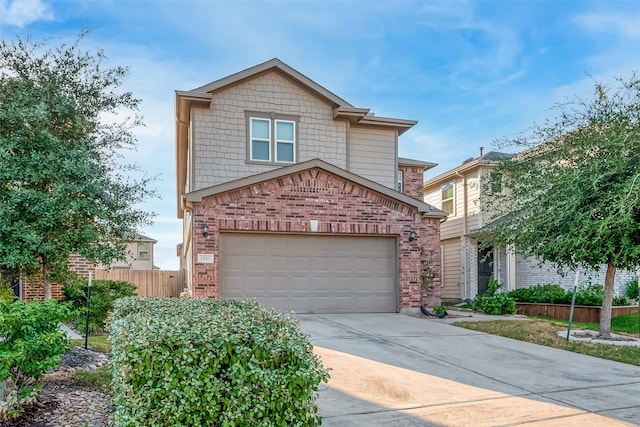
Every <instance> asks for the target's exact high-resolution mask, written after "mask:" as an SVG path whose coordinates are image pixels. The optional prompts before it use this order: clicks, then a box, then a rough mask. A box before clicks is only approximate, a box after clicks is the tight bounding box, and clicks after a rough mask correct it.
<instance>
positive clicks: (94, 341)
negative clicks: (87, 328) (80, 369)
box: [71, 335, 111, 353]
mask: <svg viewBox="0 0 640 427" xmlns="http://www.w3.org/2000/svg"><path fill="white" fill-rule="evenodd" d="M71 345H76V346H78V347H82V348H84V339H80V340H71ZM87 347H88V348H90V349H91V350H95V351H101V352H103V353H109V352H110V351H111V344H109V341H107V336H106V335H89V341H88V343H87Z"/></svg>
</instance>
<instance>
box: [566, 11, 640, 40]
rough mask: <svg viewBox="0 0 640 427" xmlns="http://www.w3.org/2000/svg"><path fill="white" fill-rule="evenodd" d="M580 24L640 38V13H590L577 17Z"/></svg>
mask: <svg viewBox="0 0 640 427" xmlns="http://www.w3.org/2000/svg"><path fill="white" fill-rule="evenodd" d="M575 20H576V22H577V23H578V25H581V26H583V27H585V28H586V29H588V30H590V31H594V32H608V33H614V34H618V35H620V36H624V37H630V38H634V39H637V38H640V25H638V23H639V22H640V15H639V14H622V13H589V14H586V15H580V16H577V17H576V19H575Z"/></svg>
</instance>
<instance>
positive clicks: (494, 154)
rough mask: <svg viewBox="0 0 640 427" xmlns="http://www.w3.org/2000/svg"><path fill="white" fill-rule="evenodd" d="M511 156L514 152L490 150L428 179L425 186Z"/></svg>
mask: <svg viewBox="0 0 640 427" xmlns="http://www.w3.org/2000/svg"><path fill="white" fill-rule="evenodd" d="M511 157H513V154H509V153H501V152H499V151H489V152H488V153H485V154H483V155H481V156H478V157H476V158H475V159H473V158H471V159H469V160H465V161H463V162H462V164H460V166H457V167H455V168H453V169H449V170H448V171H446V172H443V173H441V174H440V175H438V176H435V177H433V178H431V179H428V180H427V181H425V183H424V186H423V188H425V189H426V188H427V187H431V186H432V185H434V184H437V183H439V182H442V181H447V180H450V179H451V178H453V177H455V176H456V175H457V174H460V173H462V172H468V171H470V170H473V169H477V168H479V167H480V166H487V165H493V164H495V163H496V162H497V161H498V160H500V159H510V158H511Z"/></svg>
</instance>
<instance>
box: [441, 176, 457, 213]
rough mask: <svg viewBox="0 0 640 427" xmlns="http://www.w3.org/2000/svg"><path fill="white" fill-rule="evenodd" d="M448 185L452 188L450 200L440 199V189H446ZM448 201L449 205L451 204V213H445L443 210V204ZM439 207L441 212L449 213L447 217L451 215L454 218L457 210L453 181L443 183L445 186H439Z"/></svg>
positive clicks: (454, 183)
mask: <svg viewBox="0 0 640 427" xmlns="http://www.w3.org/2000/svg"><path fill="white" fill-rule="evenodd" d="M449 184H451V185H452V187H453V194H452V195H451V197H450V198H447V199H445V198H443V197H442V189H443V188H444V187H446V186H447V185H449ZM449 200H451V204H452V208H451V211H452V212H447V211H446V210H445V209H444V203H445V202H448V201H449ZM440 207H441V209H442V210H443V211H445V212H447V213H449V215H451V216H456V211H457V209H456V182H455V181H449V182H447V183H445V184H443V185H441V186H440Z"/></svg>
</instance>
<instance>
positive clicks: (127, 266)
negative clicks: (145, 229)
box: [109, 234, 158, 270]
mask: <svg viewBox="0 0 640 427" xmlns="http://www.w3.org/2000/svg"><path fill="white" fill-rule="evenodd" d="M156 243H158V241H157V240H154V239H152V238H151V237H147V236H144V235H142V234H137V235H136V236H135V238H134V240H133V241H132V242H130V243H128V244H127V259H126V260H124V261H116V262H114V263H112V264H111V265H110V266H109V269H115V270H157V269H158V267H156V266H155V265H153V249H154V245H155V244H156Z"/></svg>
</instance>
